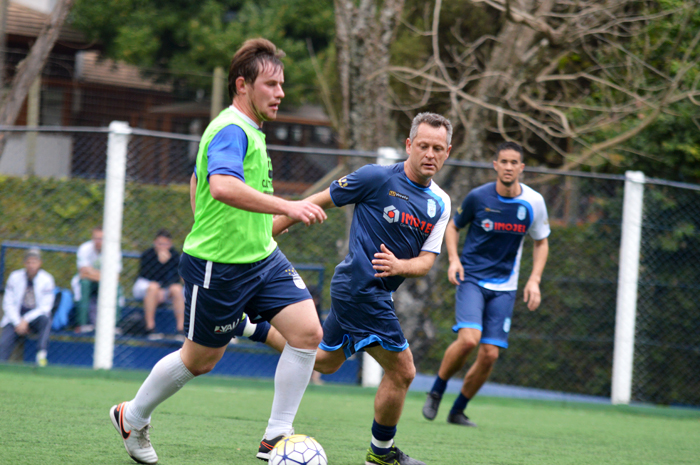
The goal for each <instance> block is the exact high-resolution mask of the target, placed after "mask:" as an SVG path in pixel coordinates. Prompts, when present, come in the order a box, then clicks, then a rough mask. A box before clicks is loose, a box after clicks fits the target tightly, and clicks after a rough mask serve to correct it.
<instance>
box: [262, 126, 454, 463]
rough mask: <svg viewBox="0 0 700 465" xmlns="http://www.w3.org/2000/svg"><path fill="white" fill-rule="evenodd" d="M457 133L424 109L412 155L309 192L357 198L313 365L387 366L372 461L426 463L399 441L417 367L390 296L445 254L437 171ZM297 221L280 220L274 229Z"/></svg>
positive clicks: (444, 212)
mask: <svg viewBox="0 0 700 465" xmlns="http://www.w3.org/2000/svg"><path fill="white" fill-rule="evenodd" d="M451 138H452V125H451V123H450V122H449V120H447V119H446V118H444V117H442V116H440V115H437V114H434V113H421V114H419V115H417V116H416V117H415V118H414V119H413V124H412V126H411V132H410V137H409V138H408V139H407V140H406V152H407V153H408V155H409V156H408V160H406V161H405V162H402V163H397V164H394V165H389V166H380V165H366V166H363V167H362V168H360V169H358V170H357V171H355V172H354V173H352V174H349V175H348V176H345V177H343V178H341V179H339V180H337V181H334V182H333V183H332V184H331V186H330V188H328V189H326V190H325V191H323V192H321V193H319V194H315V195H313V196H311V197H310V198H309V199H307V200H309V201H311V202H314V203H316V204H317V205H320V206H322V207H323V208H329V207H332V206H337V207H341V206H343V205H348V204H354V205H355V211H354V213H353V220H352V226H351V228H350V246H349V253H348V255H347V256H346V257H345V260H344V261H343V262H342V263H340V264H339V265H338V266H337V267H336V269H335V274H334V275H333V279H332V281H331V300H332V302H331V310H330V313H329V315H328V318H326V321H325V322H324V324H323V341H322V342H321V344H320V345H319V348H320V350H319V351H318V354H317V357H316V364H315V367H314V368H315V369H316V370H318V371H320V372H321V373H324V374H330V373H334V372H336V371H337V370H338V369H339V368H340V366H341V365H342V364H343V363H344V362H345V360H346V359H347V358H348V357H350V356H351V355H352V354H353V353H355V352H356V351H359V350H365V351H366V352H367V353H369V354H370V355H371V356H372V357H373V358H374V359H375V360H377V362H378V363H379V364H380V365H381V366H382V368H383V369H384V371H385V375H384V377H383V379H382V381H381V383H380V385H379V388H378V390H377V395H376V398H375V403H374V405H375V408H374V423H373V424H372V441H371V444H370V448H369V450H368V451H367V457H366V462H365V463H366V464H383V465H384V464H391V465H425V464H424V463H423V462H421V461H419V460H415V459H412V458H410V457H409V456H408V455H406V454H405V453H403V452H402V451H401V450H399V449H398V448H397V447H396V446H395V445H394V436H395V435H396V425H397V424H398V422H399V418H400V416H401V411H402V409H403V404H404V400H405V397H406V392H407V391H408V387H409V386H410V384H411V382H412V381H413V378H414V377H415V374H416V369H415V366H414V364H413V355H412V354H411V350H410V349H409V348H408V342H407V341H406V338H405V337H404V334H403V331H402V329H401V325H400V324H399V321H398V319H397V317H396V312H395V310H394V304H393V299H392V295H391V294H392V292H394V291H395V290H396V289H397V288H398V287H399V285H400V284H401V283H402V282H403V280H404V279H405V278H411V277H419V276H424V275H425V274H427V273H428V271H429V270H430V268H431V267H432V265H433V263H434V262H435V257H436V256H437V255H438V254H439V253H440V247H441V245H442V238H443V235H444V232H445V226H446V225H447V223H448V222H449V218H450V198H449V197H448V196H447V194H445V192H443V191H442V189H440V188H439V187H438V186H437V185H436V184H435V183H434V182H433V181H432V180H431V179H432V177H433V176H434V175H435V173H437V172H438V171H439V170H440V168H442V165H443V163H444V162H445V160H446V159H447V157H448V156H449V154H450V149H451V148H452V146H451V145H450V140H451ZM294 222H295V221H293V220H291V219H290V218H288V217H278V218H276V219H275V222H274V225H273V234H278V233H280V232H281V231H283V230H284V229H286V228H287V227H289V226H290V225H291V224H293V223H294Z"/></svg>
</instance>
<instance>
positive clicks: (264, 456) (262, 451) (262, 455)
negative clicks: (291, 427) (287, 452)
mask: <svg viewBox="0 0 700 465" xmlns="http://www.w3.org/2000/svg"><path fill="white" fill-rule="evenodd" d="M283 437H284V435H283V434H280V435H279V436H277V437H276V438H274V439H270V440H267V439H265V438H263V440H262V441H260V448H259V449H258V453H257V455H256V457H257V458H259V459H260V460H264V461H265V462H267V461H268V460H270V451H271V450H272V448H273V447H275V444H277V443H278V442H280V441H281V440H282V438H283Z"/></svg>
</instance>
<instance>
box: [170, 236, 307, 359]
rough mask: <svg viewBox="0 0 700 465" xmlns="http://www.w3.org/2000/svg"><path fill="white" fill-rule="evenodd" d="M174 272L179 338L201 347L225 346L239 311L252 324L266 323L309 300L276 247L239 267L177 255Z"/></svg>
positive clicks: (289, 264) (303, 288)
mask: <svg viewBox="0 0 700 465" xmlns="http://www.w3.org/2000/svg"><path fill="white" fill-rule="evenodd" d="M179 270H180V276H182V278H183V279H184V280H185V334H187V338H188V339H190V340H192V341H194V342H196V343H197V344H201V345H203V346H206V347H223V346H225V345H227V344H228V343H229V342H230V341H231V337H232V336H233V330H234V328H235V327H236V325H237V324H238V322H239V321H240V319H241V315H242V314H243V312H245V313H247V314H248V318H250V321H252V322H253V323H257V322H261V321H270V320H271V319H272V318H273V317H274V316H275V315H277V314H278V313H279V312H280V311H281V310H282V309H283V308H284V307H287V306H288V305H291V304H294V303H297V302H301V301H303V300H307V299H311V294H309V290H308V289H307V288H306V284H305V283H304V280H303V279H301V276H299V273H297V271H296V270H295V269H294V267H293V266H292V264H291V263H290V262H289V260H287V257H285V256H284V254H283V253H282V252H281V251H280V250H279V249H275V251H274V252H272V253H271V254H270V256H268V257H267V258H265V259H263V260H260V261H259V262H255V263H247V264H242V265H231V264H225V263H214V262H211V261H207V260H201V259H199V258H195V257H193V256H191V255H188V254H186V253H183V254H182V257H181V258H180V268H179Z"/></svg>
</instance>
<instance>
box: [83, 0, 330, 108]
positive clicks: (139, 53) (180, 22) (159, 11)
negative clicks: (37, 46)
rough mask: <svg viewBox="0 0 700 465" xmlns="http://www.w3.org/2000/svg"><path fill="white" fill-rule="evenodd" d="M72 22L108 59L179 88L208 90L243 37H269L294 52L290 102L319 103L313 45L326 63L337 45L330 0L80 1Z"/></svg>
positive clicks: (290, 61)
mask: <svg viewBox="0 0 700 465" xmlns="http://www.w3.org/2000/svg"><path fill="white" fill-rule="evenodd" d="M72 20H73V26H74V27H75V28H77V29H79V30H82V31H83V32H85V33H86V34H87V35H88V37H89V38H91V39H93V40H99V41H100V43H101V44H102V45H103V46H104V55H105V56H106V57H109V58H113V59H117V60H123V61H125V62H127V63H131V64H134V65H137V66H140V67H142V68H144V69H148V70H157V71H163V72H166V73H167V75H168V76H169V77H170V78H173V77H175V78H176V82H175V84H176V85H179V86H180V87H192V86H199V87H203V88H208V86H209V85H210V77H209V75H210V74H211V72H212V70H213V69H214V68H215V67H217V66H223V67H224V68H226V67H227V65H228V63H230V61H231V56H232V55H233V52H235V50H236V49H237V48H238V47H239V46H240V45H241V44H242V43H243V41H245V40H246V39H249V38H252V37H261V36H262V37H265V38H267V39H270V40H271V41H273V42H274V43H275V44H276V45H277V46H278V47H280V48H281V49H282V50H284V51H285V52H286V54H287V58H286V59H285V60H286V62H287V64H288V66H287V68H286V70H285V74H286V81H287V84H286V85H285V92H286V93H287V98H286V99H285V103H288V104H291V105H298V104H302V103H307V102H313V103H316V102H319V97H318V96H319V95H320V92H319V88H318V83H317V75H316V71H315V70H314V67H313V63H312V60H311V56H310V54H309V44H310V46H311V49H312V50H314V51H315V54H317V55H318V58H319V60H321V61H324V60H325V59H326V55H327V54H328V53H329V46H330V45H332V42H333V5H332V2H331V0H255V1H253V0H205V1H203V2H202V1H199V0H175V1H172V0H105V1H101V2H95V1H92V0H76V5H75V8H74V11H73V15H72ZM331 55H332V54H331ZM197 73H200V74H206V75H207V76H206V77H200V78H197V76H196V74H197Z"/></svg>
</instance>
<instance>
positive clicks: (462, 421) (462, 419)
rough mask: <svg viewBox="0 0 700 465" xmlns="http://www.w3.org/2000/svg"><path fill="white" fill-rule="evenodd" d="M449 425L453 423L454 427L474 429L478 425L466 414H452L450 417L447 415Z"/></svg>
mask: <svg viewBox="0 0 700 465" xmlns="http://www.w3.org/2000/svg"><path fill="white" fill-rule="evenodd" d="M447 423H452V424H453V425H460V426H471V427H473V428H476V423H474V422H473V421H471V420H470V419H469V417H468V416H466V415H465V414H464V412H457V413H454V412H450V413H449V415H447Z"/></svg>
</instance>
